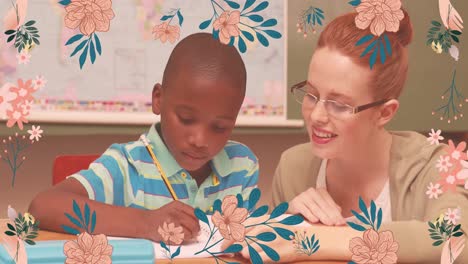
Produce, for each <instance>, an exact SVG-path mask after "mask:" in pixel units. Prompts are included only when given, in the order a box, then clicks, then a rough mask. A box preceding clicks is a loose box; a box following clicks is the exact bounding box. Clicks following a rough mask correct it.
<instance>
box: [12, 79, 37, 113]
mask: <svg viewBox="0 0 468 264" xmlns="http://www.w3.org/2000/svg"><path fill="white" fill-rule="evenodd" d="M31 84H32V80H27V81H26V82H23V80H22V79H18V87H15V86H12V87H10V92H13V93H15V94H16V99H15V100H14V101H13V103H12V104H13V106H17V107H18V106H19V105H21V104H23V103H24V102H25V101H34V97H33V96H32V94H33V93H34V92H35V90H34V88H33V87H32V85H31Z"/></svg>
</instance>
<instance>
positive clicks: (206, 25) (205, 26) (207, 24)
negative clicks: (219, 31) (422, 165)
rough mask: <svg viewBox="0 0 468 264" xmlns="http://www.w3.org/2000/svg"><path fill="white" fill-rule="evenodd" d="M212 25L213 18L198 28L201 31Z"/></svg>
mask: <svg viewBox="0 0 468 264" xmlns="http://www.w3.org/2000/svg"><path fill="white" fill-rule="evenodd" d="M210 24H211V18H210V19H208V20H206V21H203V22H202V23H201V24H200V26H198V28H200V29H201V30H203V29H205V28H207V27H208V26H209V25H210Z"/></svg>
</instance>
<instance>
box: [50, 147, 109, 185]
mask: <svg viewBox="0 0 468 264" xmlns="http://www.w3.org/2000/svg"><path fill="white" fill-rule="evenodd" d="M99 157H100V155H96V154H93V155H63V156H57V157H56V158H55V161H54V167H53V171H52V185H55V184H57V183H59V182H61V181H63V180H65V178H66V177H67V176H70V175H72V174H73V173H76V172H79V171H80V170H85V169H87V168H88V167H89V164H91V163H92V162H93V161H95V160H96V159H97V158H99Z"/></svg>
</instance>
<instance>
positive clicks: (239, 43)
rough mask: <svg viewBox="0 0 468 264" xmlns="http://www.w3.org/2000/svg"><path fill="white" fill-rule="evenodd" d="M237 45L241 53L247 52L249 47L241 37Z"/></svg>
mask: <svg viewBox="0 0 468 264" xmlns="http://www.w3.org/2000/svg"><path fill="white" fill-rule="evenodd" d="M237 45H238V46H239V51H240V52H242V53H245V51H246V50H247V46H246V45H245V41H244V40H243V39H242V38H241V37H239V41H238V42H237Z"/></svg>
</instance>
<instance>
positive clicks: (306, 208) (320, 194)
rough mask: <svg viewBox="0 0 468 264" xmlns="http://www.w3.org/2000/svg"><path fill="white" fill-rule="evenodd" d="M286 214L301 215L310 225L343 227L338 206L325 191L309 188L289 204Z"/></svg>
mask: <svg viewBox="0 0 468 264" xmlns="http://www.w3.org/2000/svg"><path fill="white" fill-rule="evenodd" d="M288 213H290V214H302V215H303V216H304V218H305V219H306V220H308V221H309V222H311V223H318V222H321V223H323V224H325V225H328V226H333V225H345V224H346V221H345V219H344V218H343V216H342V215H341V207H340V206H338V205H337V204H336V203H335V201H333V198H332V197H331V196H330V194H329V193H328V192H327V190H325V189H323V188H317V189H315V188H312V187H311V188H309V189H308V190H306V191H304V192H302V193H301V194H299V195H298V196H296V197H295V198H294V199H293V200H292V201H291V202H290V203H289V209H288Z"/></svg>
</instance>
